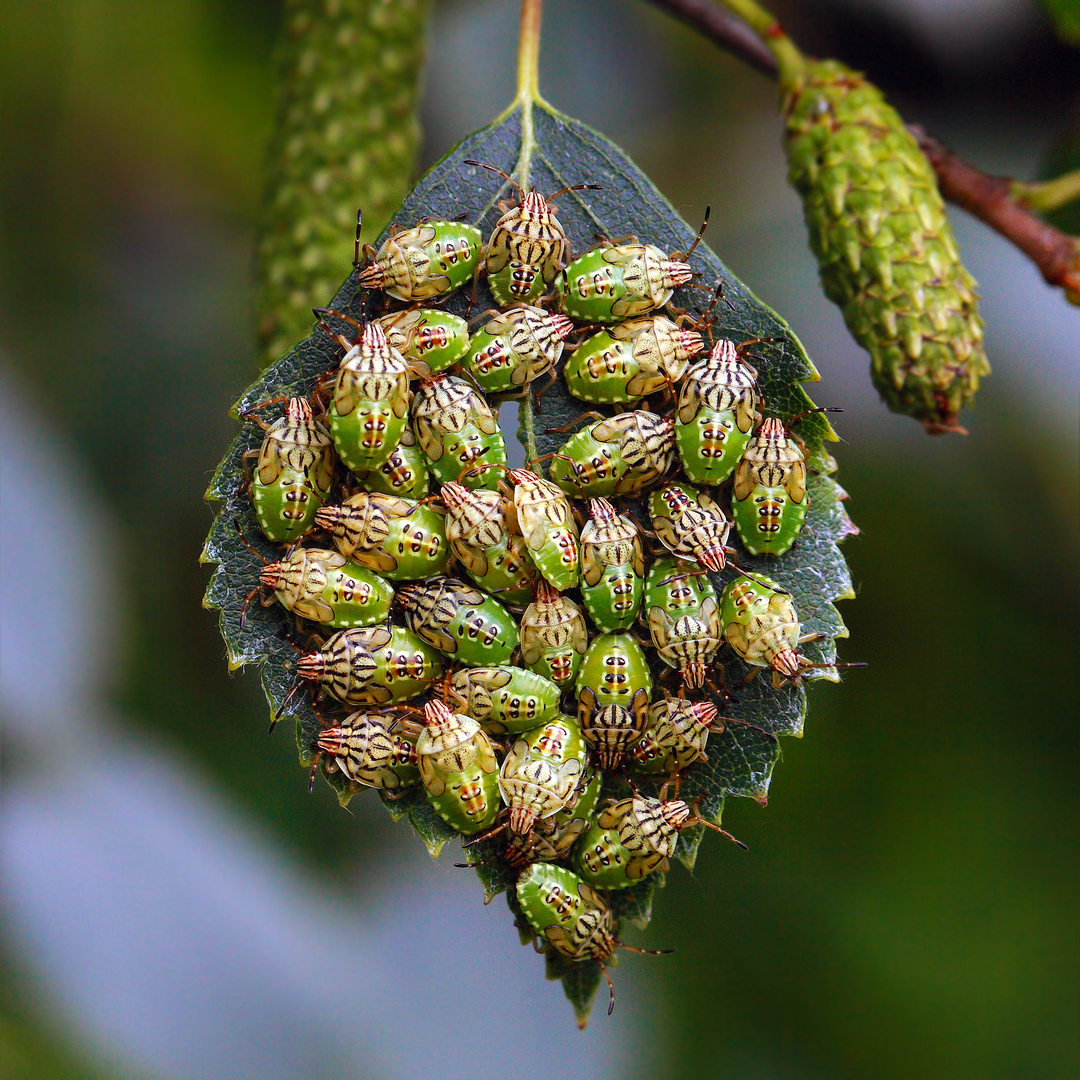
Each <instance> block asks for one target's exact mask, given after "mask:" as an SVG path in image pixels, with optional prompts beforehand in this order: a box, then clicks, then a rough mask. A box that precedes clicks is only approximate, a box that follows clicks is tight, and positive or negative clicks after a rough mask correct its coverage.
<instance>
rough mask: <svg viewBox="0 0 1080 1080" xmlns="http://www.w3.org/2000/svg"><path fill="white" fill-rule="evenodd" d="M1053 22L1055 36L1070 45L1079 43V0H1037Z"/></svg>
mask: <svg viewBox="0 0 1080 1080" xmlns="http://www.w3.org/2000/svg"><path fill="white" fill-rule="evenodd" d="M1039 3H1040V4H1041V5H1042V8H1043V10H1044V11H1045V12H1046V14H1047V15H1048V16H1049V17H1050V21H1051V22H1052V23H1053V24H1054V29H1055V30H1056V31H1057V36H1058V37H1059V38H1061V40H1062V41H1065V42H1067V43H1068V44H1070V45H1080V0H1039Z"/></svg>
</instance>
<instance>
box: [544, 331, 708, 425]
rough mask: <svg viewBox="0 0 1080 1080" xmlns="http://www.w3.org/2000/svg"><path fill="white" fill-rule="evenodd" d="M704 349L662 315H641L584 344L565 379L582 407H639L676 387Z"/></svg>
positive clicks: (568, 365)
mask: <svg viewBox="0 0 1080 1080" xmlns="http://www.w3.org/2000/svg"><path fill="white" fill-rule="evenodd" d="M704 347H705V343H704V342H703V341H702V338H701V335H700V334H699V333H698V332H697V331H696V330H684V329H683V328H681V327H680V326H678V324H676V323H674V322H672V321H671V319H669V318H667V317H666V316H664V315H643V316H639V317H638V318H636V319H628V320H627V321H626V322H623V323H619V324H618V325H617V326H613V327H611V328H610V329H608V330H600V331H598V332H597V333H595V334H593V335H592V336H590V337H588V338H586V339H585V340H584V341H583V342H582V343H581V344H580V345H579V346H578V347H577V348H576V349H575V350H574V352H573V353H572V354H571V355H570V358H569V359H568V360H567V361H566V366H565V367H564V368H563V375H564V377H565V378H566V385H567V388H568V389H569V390H570V393H571V394H573V395H574V397H576V398H580V399H581V400H582V401H591V402H595V403H596V404H614V403H618V402H630V401H638V400H640V399H641V398H643V397H647V396H648V395H649V394H654V393H656V391H657V390H661V389H662V388H663V387H665V386H673V385H674V384H675V383H676V382H677V381H678V380H679V379H681V378H682V377H683V375H684V374H685V372H686V366H687V364H688V363H689V362H690V360H691V359H692V358H693V357H695V356H697V354H698V353H700V352H701V350H702V349H703V348H704Z"/></svg>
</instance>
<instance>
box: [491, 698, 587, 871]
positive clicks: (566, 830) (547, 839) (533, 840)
mask: <svg viewBox="0 0 1080 1080" xmlns="http://www.w3.org/2000/svg"><path fill="white" fill-rule="evenodd" d="M565 719H569V718H568V717H567V718H565ZM600 788H601V774H600V773H599V772H597V771H591V770H586V771H585V772H584V773H582V774H581V776H580V777H579V778H578V785H577V787H576V788H575V789H574V791H573V792H572V794H571V796H570V799H569V801H568V802H567V804H566V806H564V807H563V808H562V809H561V810H559V811H558V812H557V813H555V814H553V815H552V816H551V817H549V818H541V819H538V820H537V821H536V822H535V823H534V824H533V829H532V832H531V833H529V835H528V836H522V835H521V834H520V833H509V834H508V838H507V841H506V845H505V847H504V848H503V858H504V859H505V860H506V862H507V863H508V864H509V865H510V866H514V867H522V866H527V865H528V864H529V863H534V862H559V861H560V860H562V859H565V858H566V857H567V856H568V855H569V854H570V849H571V848H572V847H573V846H574V844H575V843H576V842H577V840H578V838H579V837H580V836H581V834H582V833H583V832H584V831H585V827H586V825H587V824H588V822H589V820H590V818H591V817H592V814H593V811H594V810H595V809H596V804H597V802H598V801H599V799H600Z"/></svg>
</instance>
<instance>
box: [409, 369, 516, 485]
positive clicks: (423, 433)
mask: <svg viewBox="0 0 1080 1080" xmlns="http://www.w3.org/2000/svg"><path fill="white" fill-rule="evenodd" d="M412 416H413V423H414V425H415V426H416V438H417V440H418V442H419V443H420V448H421V449H422V450H423V451H424V454H425V456H426V457H427V459H428V461H429V463H430V467H431V472H432V473H433V474H434V476H435V479H436V480H438V481H439V483H440V484H445V483H447V482H448V481H451V480H455V481H456V480H458V479H459V478H460V480H461V483H463V484H464V485H465V486H466V487H470V488H478V487H495V485H496V484H497V483H498V482H499V479H500V478H501V477H502V475H503V469H500V468H499V466H500V465H501V466H503V467H504V468H505V466H506V442H505V441H504V439H503V435H502V431H500V430H499V422H498V419H497V417H496V416H495V413H494V412H492V410H491V408H490V406H489V405H488V403H487V401H486V400H485V399H484V396H483V395H482V394H480V393H478V392H477V391H476V390H475V389H474V388H473V387H472V386H471V385H470V384H469V383H467V382H466V381H465V380H464V379H459V378H457V377H456V376H453V375H447V374H445V373H443V374H440V375H436V376H435V377H434V378H433V379H430V380H428V381H427V382H424V383H422V384H421V386H420V387H419V389H417V391H416V395H415V397H414V398H413V408H412ZM469 466H475V468H474V469H470V468H469ZM466 470H468V471H466ZM463 474H464V475H463Z"/></svg>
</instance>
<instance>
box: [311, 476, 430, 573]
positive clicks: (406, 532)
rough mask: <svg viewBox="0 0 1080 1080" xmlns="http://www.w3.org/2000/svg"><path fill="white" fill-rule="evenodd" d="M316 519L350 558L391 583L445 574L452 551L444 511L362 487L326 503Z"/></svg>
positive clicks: (338, 547) (337, 546) (335, 545)
mask: <svg viewBox="0 0 1080 1080" xmlns="http://www.w3.org/2000/svg"><path fill="white" fill-rule="evenodd" d="M315 521H316V523H317V524H318V525H319V526H320V527H321V528H323V529H326V531H327V532H328V533H330V536H331V538H332V539H333V542H334V547H336V548H337V549H338V551H340V552H341V553H342V554H343V555H344V556H345V557H346V558H349V559H352V561H353V562H356V563H359V564H360V565H361V566H366V567H368V568H369V569H371V570H375V571H377V572H378V573H380V574H382V575H383V576H384V577H387V578H389V579H390V580H391V581H418V580H423V579H425V578H429V577H432V576H434V575H435V574H441V573H442V571H443V569H444V567H445V566H446V560H447V558H448V557H449V554H450V545H449V544H448V543H447V539H446V526H445V524H444V522H443V518H442V515H441V514H438V513H436V512H435V511H434V510H432V509H430V507H427V506H421V505H420V504H419V503H417V502H415V501H413V500H411V499H400V498H398V497H397V496H395V495H381V494H378V493H375V492H366V491H362V492H360V493H359V494H357V495H353V496H352V497H351V498H348V499H346V500H345V502H344V503H342V504H341V505H340V506H324V507H322V508H321V509H320V510H319V511H318V513H316V515H315Z"/></svg>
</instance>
